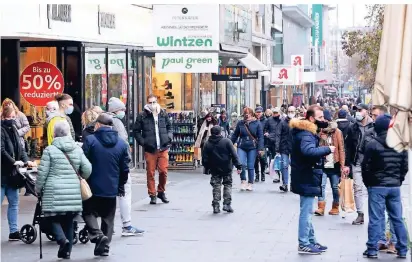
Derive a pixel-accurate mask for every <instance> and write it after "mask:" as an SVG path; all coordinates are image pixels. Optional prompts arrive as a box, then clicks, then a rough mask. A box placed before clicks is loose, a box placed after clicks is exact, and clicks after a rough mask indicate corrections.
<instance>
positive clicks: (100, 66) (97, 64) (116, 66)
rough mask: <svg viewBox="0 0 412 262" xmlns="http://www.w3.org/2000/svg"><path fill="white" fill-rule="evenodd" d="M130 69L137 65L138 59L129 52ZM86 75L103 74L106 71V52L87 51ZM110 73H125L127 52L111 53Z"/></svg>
mask: <svg viewBox="0 0 412 262" xmlns="http://www.w3.org/2000/svg"><path fill="white" fill-rule="evenodd" d="M128 56H129V58H128V62H129V70H132V69H133V68H135V67H136V61H135V60H133V59H132V55H131V54H130V53H129V54H128ZM85 61H86V65H85V66H86V75H101V74H103V73H104V72H105V69H104V68H105V66H106V55H105V53H103V52H101V53H86V54H85ZM108 64H109V73H110V74H123V73H124V72H125V71H126V54H125V53H114V54H109V63H108Z"/></svg>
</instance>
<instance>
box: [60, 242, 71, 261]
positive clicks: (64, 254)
mask: <svg viewBox="0 0 412 262" xmlns="http://www.w3.org/2000/svg"><path fill="white" fill-rule="evenodd" d="M69 250H70V242H69V240H67V239H66V240H65V241H64V242H63V243H61V244H60V247H59V251H58V252H57V258H64V259H70V251H69Z"/></svg>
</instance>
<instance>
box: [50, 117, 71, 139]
mask: <svg viewBox="0 0 412 262" xmlns="http://www.w3.org/2000/svg"><path fill="white" fill-rule="evenodd" d="M59 121H67V118H66V117H64V116H60V115H55V116H53V117H51V118H50V120H48V124H47V145H51V144H52V142H53V139H54V125H55V124H56V122H59ZM69 125H70V123H69ZM70 128H72V126H71V127H70ZM72 138H73V140H74V137H72Z"/></svg>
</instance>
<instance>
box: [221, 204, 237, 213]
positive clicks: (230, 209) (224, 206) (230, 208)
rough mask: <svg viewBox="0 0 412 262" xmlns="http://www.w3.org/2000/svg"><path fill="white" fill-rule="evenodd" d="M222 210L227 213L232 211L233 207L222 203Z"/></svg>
mask: <svg viewBox="0 0 412 262" xmlns="http://www.w3.org/2000/svg"><path fill="white" fill-rule="evenodd" d="M223 211H226V212H228V213H233V211H234V210H233V208H232V207H231V206H230V204H229V205H223Z"/></svg>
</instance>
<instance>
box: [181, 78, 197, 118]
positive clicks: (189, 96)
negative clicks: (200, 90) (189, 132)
mask: <svg viewBox="0 0 412 262" xmlns="http://www.w3.org/2000/svg"><path fill="white" fill-rule="evenodd" d="M195 78H196V77H195V75H194V74H185V89H184V90H183V96H184V98H185V101H184V110H193V90H194V83H195Z"/></svg>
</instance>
